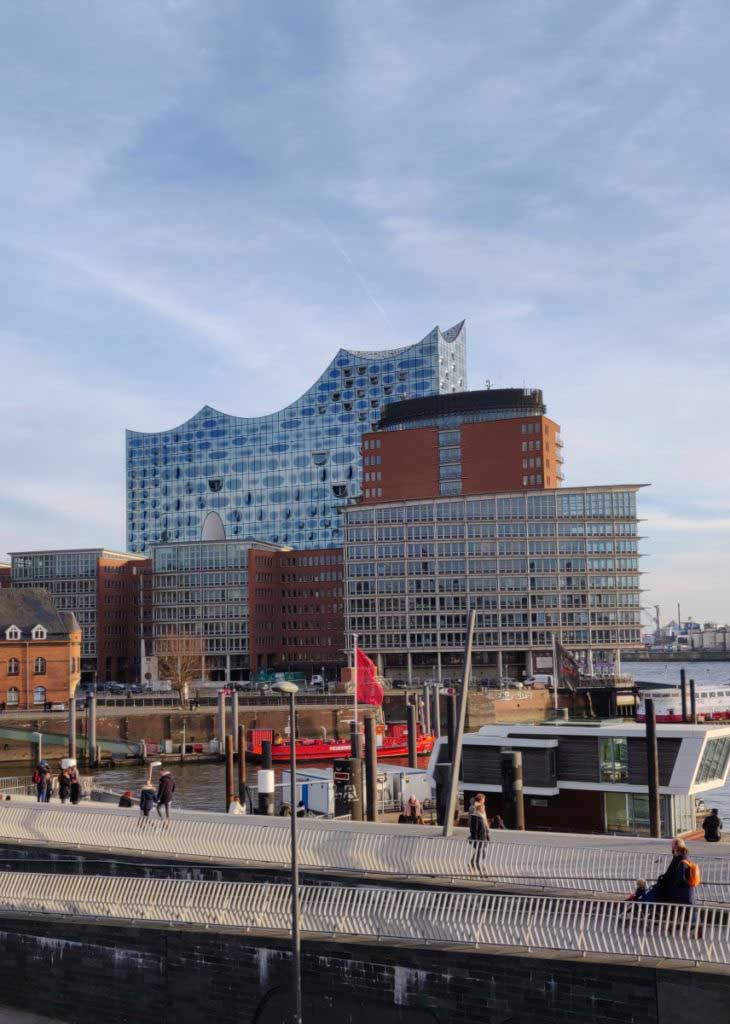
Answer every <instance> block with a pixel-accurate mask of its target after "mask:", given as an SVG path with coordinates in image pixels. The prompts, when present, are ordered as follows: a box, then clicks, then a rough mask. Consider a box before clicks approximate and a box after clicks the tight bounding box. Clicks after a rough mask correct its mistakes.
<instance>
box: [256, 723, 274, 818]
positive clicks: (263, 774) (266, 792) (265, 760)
mask: <svg viewBox="0 0 730 1024" xmlns="http://www.w3.org/2000/svg"><path fill="white" fill-rule="evenodd" d="M256 781H257V786H258V791H259V814H273V813H274V769H273V761H272V760H271V740H262V742H261V767H260V768H259V771H258V775H257V780H256Z"/></svg>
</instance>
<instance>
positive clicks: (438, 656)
mask: <svg viewBox="0 0 730 1024" xmlns="http://www.w3.org/2000/svg"><path fill="white" fill-rule="evenodd" d="M436 679H437V680H438V684H439V686H441V683H442V679H443V676H442V672H441V651H437V652H436Z"/></svg>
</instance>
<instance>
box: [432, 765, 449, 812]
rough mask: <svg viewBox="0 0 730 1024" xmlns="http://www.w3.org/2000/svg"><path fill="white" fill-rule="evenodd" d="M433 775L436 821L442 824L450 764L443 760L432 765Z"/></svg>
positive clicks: (447, 797)
mask: <svg viewBox="0 0 730 1024" xmlns="http://www.w3.org/2000/svg"><path fill="white" fill-rule="evenodd" d="M433 777H434V781H435V783H436V821H437V822H438V824H439V825H443V823H444V821H445V820H446V804H447V803H448V800H449V779H450V778H451V765H450V764H449V763H448V762H443V761H442V762H441V763H440V764H437V765H436V766H435V767H434V771H433Z"/></svg>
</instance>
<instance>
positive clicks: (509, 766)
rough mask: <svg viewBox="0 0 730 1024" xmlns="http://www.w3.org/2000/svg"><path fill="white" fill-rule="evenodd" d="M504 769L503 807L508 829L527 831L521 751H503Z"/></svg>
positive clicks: (501, 758) (502, 762)
mask: <svg viewBox="0 0 730 1024" xmlns="http://www.w3.org/2000/svg"><path fill="white" fill-rule="evenodd" d="M500 767H501V769H502V807H503V808H504V823H505V825H506V826H507V828H511V829H517V830H518V831H522V832H524V830H525V795H524V791H523V789H522V754H521V753H520V751H519V750H503V751H502V753H501V756H500Z"/></svg>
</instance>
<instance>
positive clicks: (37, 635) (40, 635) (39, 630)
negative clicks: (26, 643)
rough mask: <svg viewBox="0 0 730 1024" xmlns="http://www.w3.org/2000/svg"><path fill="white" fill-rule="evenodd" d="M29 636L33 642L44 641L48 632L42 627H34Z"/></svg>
mask: <svg viewBox="0 0 730 1024" xmlns="http://www.w3.org/2000/svg"><path fill="white" fill-rule="evenodd" d="M30 635H31V636H32V637H33V639H34V640H45V639H47V637H48V630H47V629H45V627H44V626H40V625H38V626H34V627H33V631H32V633H31V634H30Z"/></svg>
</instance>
